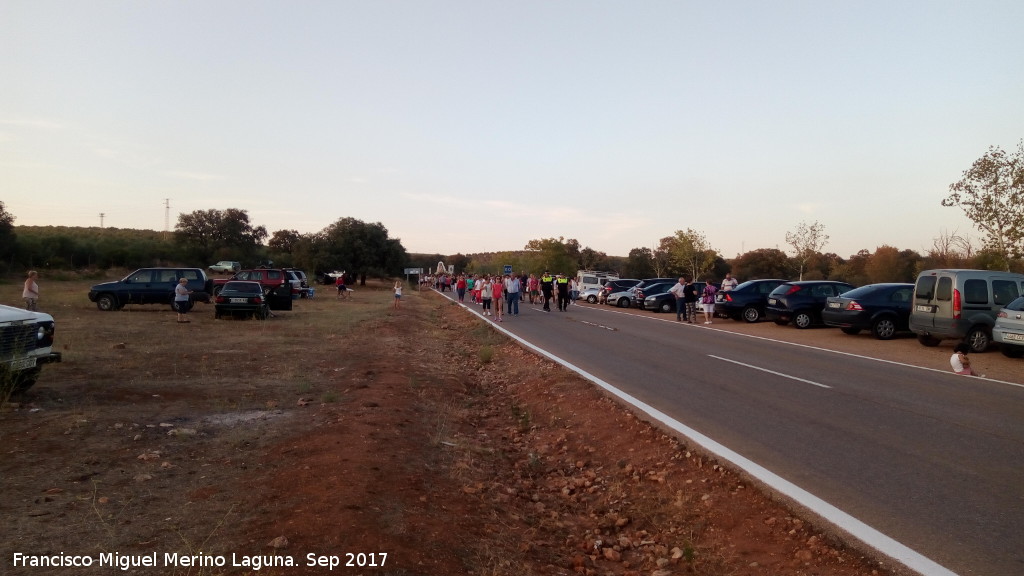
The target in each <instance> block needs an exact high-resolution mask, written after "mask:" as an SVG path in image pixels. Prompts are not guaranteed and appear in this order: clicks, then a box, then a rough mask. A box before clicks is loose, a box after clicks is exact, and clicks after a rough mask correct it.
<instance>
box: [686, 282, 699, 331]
mask: <svg viewBox="0 0 1024 576" xmlns="http://www.w3.org/2000/svg"><path fill="white" fill-rule="evenodd" d="M684 280H685V282H686V286H685V287H684V288H683V304H685V305H686V312H684V313H683V319H684V320H686V321H687V322H689V323H690V324H693V321H694V319H696V318H697V284H695V283H694V282H692V281H691V280H690V279H689V278H684Z"/></svg>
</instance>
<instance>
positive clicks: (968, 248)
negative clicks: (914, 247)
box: [922, 230, 975, 270]
mask: <svg viewBox="0 0 1024 576" xmlns="http://www.w3.org/2000/svg"><path fill="white" fill-rule="evenodd" d="M974 253H975V249H974V243H973V242H972V241H971V239H970V237H968V236H961V235H960V234H958V233H957V231H956V230H954V231H953V232H946V231H945V230H943V231H942V232H940V233H939V236H938V237H937V238H933V239H932V247H931V249H929V250H928V252H927V253H926V254H925V257H924V258H923V259H922V262H923V265H924V267H925V268H966V267H968V262H970V260H971V259H972V258H974ZM923 269H924V268H922V270H923Z"/></svg>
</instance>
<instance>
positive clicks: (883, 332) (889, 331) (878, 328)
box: [871, 318, 896, 340]
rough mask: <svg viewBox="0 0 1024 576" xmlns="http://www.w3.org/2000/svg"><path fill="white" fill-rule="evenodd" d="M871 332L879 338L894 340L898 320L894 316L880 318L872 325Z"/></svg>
mask: <svg viewBox="0 0 1024 576" xmlns="http://www.w3.org/2000/svg"><path fill="white" fill-rule="evenodd" d="M871 333H872V334H874V335H875V338H878V339H879V340H892V337H893V336H895V335H896V322H895V321H894V320H893V319H892V318H879V319H878V320H875V322H874V324H872V325H871Z"/></svg>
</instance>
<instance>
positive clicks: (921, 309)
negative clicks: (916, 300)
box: [917, 304, 932, 312]
mask: <svg viewBox="0 0 1024 576" xmlns="http://www.w3.org/2000/svg"><path fill="white" fill-rule="evenodd" d="M917 311H918V312H931V311H932V307H931V306H928V305H926V304H918V305H917Z"/></svg>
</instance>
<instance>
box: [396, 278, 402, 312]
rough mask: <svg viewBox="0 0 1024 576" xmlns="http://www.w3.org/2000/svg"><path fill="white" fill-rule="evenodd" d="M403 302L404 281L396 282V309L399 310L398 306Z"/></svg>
mask: <svg viewBox="0 0 1024 576" xmlns="http://www.w3.org/2000/svg"><path fill="white" fill-rule="evenodd" d="M401 301H402V281H401V280H399V281H398V282H395V308H396V309H397V308H398V304H399V303H400V302H401Z"/></svg>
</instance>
